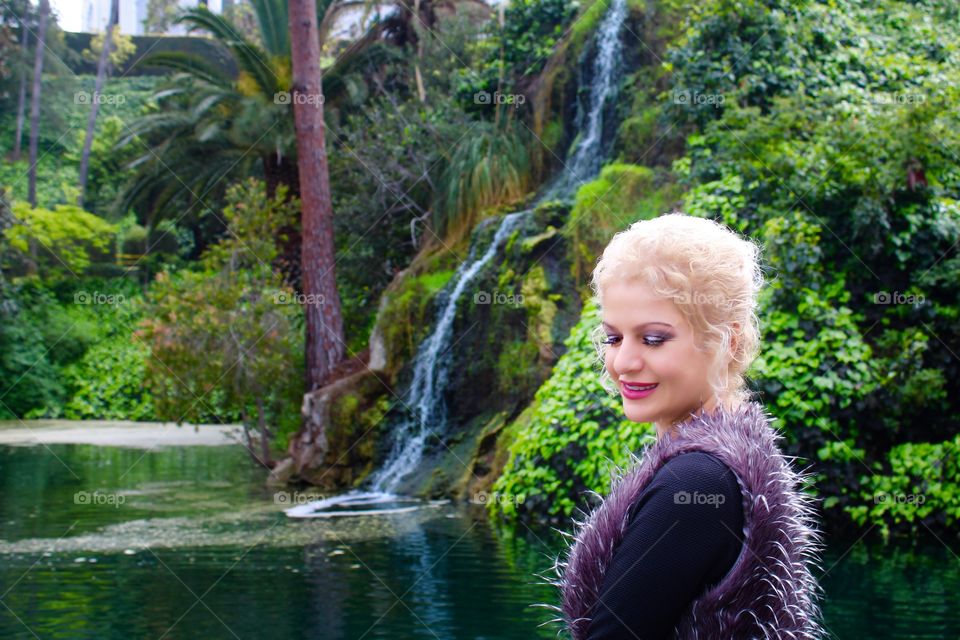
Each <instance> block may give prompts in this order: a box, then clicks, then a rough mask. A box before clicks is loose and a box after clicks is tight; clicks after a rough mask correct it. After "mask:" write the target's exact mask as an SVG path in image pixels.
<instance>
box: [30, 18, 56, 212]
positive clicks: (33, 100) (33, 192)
mask: <svg viewBox="0 0 960 640" xmlns="http://www.w3.org/2000/svg"><path fill="white" fill-rule="evenodd" d="M48 15H50V3H49V2H48V0H40V18H39V23H38V25H37V52H36V54H35V55H34V57H33V89H32V90H31V93H30V187H29V191H28V192H27V199H28V200H29V201H30V206H31V207H34V208H36V206H37V147H38V146H39V144H40V79H41V77H42V76H43V48H44V45H45V40H46V36H47V33H46V32H47V16H48Z"/></svg>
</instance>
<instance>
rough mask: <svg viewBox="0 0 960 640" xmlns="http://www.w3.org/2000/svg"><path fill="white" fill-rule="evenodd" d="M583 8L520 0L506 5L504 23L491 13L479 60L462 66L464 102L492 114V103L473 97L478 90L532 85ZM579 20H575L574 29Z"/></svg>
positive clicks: (558, 1) (561, 1) (563, 0)
mask: <svg viewBox="0 0 960 640" xmlns="http://www.w3.org/2000/svg"><path fill="white" fill-rule="evenodd" d="M595 4H596V5H603V4H605V3H602V2H597V3H595ZM578 8H579V7H578V4H577V2H576V0H519V1H518V2H511V3H510V4H508V5H506V8H505V9H504V16H503V26H502V27H501V25H500V22H499V18H498V17H497V16H496V15H493V16H491V19H490V21H489V22H488V23H487V26H486V31H487V33H488V35H487V36H486V37H484V38H481V39H479V40H478V41H477V44H476V45H474V50H473V51H471V53H472V55H473V56H475V57H476V58H477V59H478V63H477V64H476V65H474V66H471V67H470V68H467V69H461V70H460V74H459V84H458V86H457V94H458V95H459V96H460V100H461V102H462V103H463V104H471V105H472V107H471V108H472V109H473V110H474V111H477V112H486V113H488V114H489V113H493V112H494V110H493V109H490V108H489V104H484V103H478V102H476V101H475V100H474V95H475V94H476V93H477V92H480V91H486V92H487V93H489V94H491V95H492V94H493V93H494V92H495V91H500V92H501V93H505V94H509V93H511V92H514V91H515V90H518V89H519V88H520V87H522V86H526V85H528V84H529V80H530V78H532V77H535V76H536V74H538V73H540V71H541V70H542V69H543V66H544V64H545V63H546V62H547V60H548V59H549V58H550V56H551V55H552V54H553V52H554V49H555V48H556V46H557V44H558V42H559V41H560V39H561V37H562V36H563V35H564V34H565V32H566V31H567V30H568V28H570V25H571V21H573V19H574V16H575V15H576V13H577V10H578ZM578 22H580V21H579V20H578V21H577V22H573V28H576V26H577V24H578Z"/></svg>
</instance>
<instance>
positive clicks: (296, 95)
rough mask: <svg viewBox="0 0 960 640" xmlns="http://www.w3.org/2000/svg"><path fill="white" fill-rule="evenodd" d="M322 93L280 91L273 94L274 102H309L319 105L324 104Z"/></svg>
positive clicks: (309, 103)
mask: <svg viewBox="0 0 960 640" xmlns="http://www.w3.org/2000/svg"><path fill="white" fill-rule="evenodd" d="M323 102H324V98H323V94H322V93H301V92H300V91H294V92H293V93H291V92H289V91H278V92H276V93H275V94H273V103H274V104H308V105H313V106H319V105H321V104H323Z"/></svg>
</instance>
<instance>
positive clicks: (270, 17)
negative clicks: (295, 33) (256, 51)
mask: <svg viewBox="0 0 960 640" xmlns="http://www.w3.org/2000/svg"><path fill="white" fill-rule="evenodd" d="M250 4H251V5H252V6H253V12H254V13H255V14H256V16H257V24H258V25H259V27H260V38H261V40H262V41H263V48H264V49H266V50H267V52H268V53H269V54H270V55H272V56H288V55H290V25H289V22H288V15H289V14H288V13H287V2H286V0H250Z"/></svg>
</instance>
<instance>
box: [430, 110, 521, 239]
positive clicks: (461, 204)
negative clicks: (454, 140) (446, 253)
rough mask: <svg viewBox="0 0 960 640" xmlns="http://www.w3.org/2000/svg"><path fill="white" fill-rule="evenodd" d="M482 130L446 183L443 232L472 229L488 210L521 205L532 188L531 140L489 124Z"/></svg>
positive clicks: (439, 224)
mask: <svg viewBox="0 0 960 640" xmlns="http://www.w3.org/2000/svg"><path fill="white" fill-rule="evenodd" d="M476 128H477V130H475V131H474V132H473V133H472V134H471V136H470V137H469V139H466V140H463V141H462V142H461V144H460V145H458V146H457V148H456V149H455V150H454V151H453V154H452V157H451V158H450V161H449V163H448V164H447V166H446V167H445V170H444V173H443V175H442V176H441V178H440V180H441V184H440V186H439V189H438V193H437V207H436V209H435V213H434V220H433V223H434V228H435V229H437V230H438V231H439V232H443V231H450V230H461V231H462V230H464V229H467V228H471V227H472V226H473V225H474V224H475V223H476V222H478V219H477V214H478V213H479V212H480V211H481V210H482V209H485V208H488V207H495V206H498V205H503V204H508V203H513V202H516V201H518V200H519V199H520V198H522V197H523V196H524V195H525V194H526V193H527V190H528V189H529V188H530V186H531V177H532V176H531V167H530V152H529V146H528V142H527V136H526V135H525V134H523V133H522V132H521V131H520V130H516V129H515V130H514V131H499V130H497V128H496V126H490V125H487V124H478V125H476Z"/></svg>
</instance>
